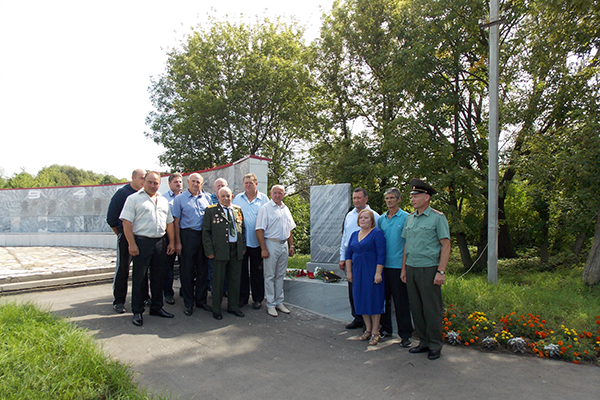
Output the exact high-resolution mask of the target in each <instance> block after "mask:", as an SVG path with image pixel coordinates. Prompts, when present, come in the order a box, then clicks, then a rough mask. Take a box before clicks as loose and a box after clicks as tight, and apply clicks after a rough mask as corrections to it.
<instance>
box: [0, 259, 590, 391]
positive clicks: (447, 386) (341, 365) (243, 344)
mask: <svg viewBox="0 0 600 400" xmlns="http://www.w3.org/2000/svg"><path fill="white" fill-rule="evenodd" d="M59 252H60V250H59ZM0 269H1V266H0ZM2 301H18V302H23V301H32V302H35V303H37V304H39V305H41V306H42V307H43V308H45V309H48V310H51V311H52V312H55V313H57V314H58V315H62V316H65V317H69V318H70V319H71V320H72V321H73V322H75V323H76V324H77V325H79V326H81V327H83V328H86V329H88V330H89V331H90V332H91V333H92V334H94V335H95V337H96V338H98V340H99V341H100V342H101V343H102V345H103V348H104V350H105V351H106V352H108V353H109V354H111V355H112V356H113V357H115V358H116V359H118V360H120V361H122V362H124V363H129V364H131V365H132V367H133V370H134V371H135V372H136V375H135V376H136V380H137V381H138V382H139V383H140V384H141V385H142V386H144V387H146V388H148V389H150V390H151V391H152V392H154V393H160V394H168V395H172V396H173V398H179V399H251V398H257V399H286V398H287V399H344V398H348V399H363V398H369V399H388V398H389V399H466V398H476V399H540V400H541V399H544V400H546V399H577V400H580V399H597V398H598V393H600V368H598V367H594V366H589V365H574V364H569V363H565V362H559V361H550V360H540V359H538V358H534V357H526V356H515V355H512V354H500V353H487V352H481V351H479V350H475V349H467V348H464V347H459V348H457V347H452V346H446V347H444V350H443V352H442V357H441V358H440V359H439V360H436V361H429V360H428V359H427V357H426V355H423V354H416V355H413V354H409V353H408V351H407V350H406V349H402V348H400V347H399V346H398V344H397V343H398V339H390V340H386V341H383V342H382V343H380V344H379V345H378V346H374V347H369V346H367V345H366V344H365V343H364V342H359V341H358V340H357V334H358V332H357V331H346V330H344V327H343V323H342V322H340V321H338V320H334V319H331V318H327V317H324V316H321V315H316V314H314V313H311V312H308V311H306V310H304V309H301V308H299V307H294V306H293V305H290V308H291V309H292V314H291V315H280V316H279V317H278V318H272V317H269V316H268V315H267V313H266V311H265V310H264V308H263V309H262V310H252V309H250V308H249V307H244V308H243V311H244V312H245V313H246V317H244V318H236V317H234V316H232V315H230V314H227V313H224V314H223V320H222V321H216V320H214V319H213V318H212V314H211V313H208V312H206V311H202V310H196V311H195V312H194V314H193V315H192V316H191V317H186V316H185V315H184V314H183V305H182V300H181V298H179V297H177V298H176V304H175V305H173V306H169V305H166V306H165V309H167V310H168V311H170V312H173V313H174V314H175V318H173V319H162V318H158V317H153V316H149V315H147V314H144V326H143V327H141V328H140V327H136V326H134V325H132V323H131V314H129V313H127V314H115V313H114V311H113V310H112V307H111V301H112V296H111V285H110V284H98V285H90V286H80V287H74V288H67V289H62V290H53V291H38V292H28V293H22V294H18V295H5V296H2V297H0V302H2ZM224 307H225V304H224Z"/></svg>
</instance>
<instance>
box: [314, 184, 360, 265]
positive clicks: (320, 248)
mask: <svg viewBox="0 0 600 400" xmlns="http://www.w3.org/2000/svg"><path fill="white" fill-rule="evenodd" d="M350 196H351V186H350V184H349V183H341V184H337V185H322V186H311V187H310V262H309V263H307V264H306V268H307V270H308V271H311V272H314V270H315V268H316V267H320V268H324V269H327V270H331V271H334V272H335V273H338V272H341V271H340V269H339V266H338V263H339V261H340V255H339V251H340V244H341V241H342V233H343V229H344V218H345V217H346V214H347V213H348V211H349V210H350V207H351V199H350Z"/></svg>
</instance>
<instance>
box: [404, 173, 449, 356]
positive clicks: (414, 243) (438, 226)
mask: <svg viewBox="0 0 600 400" xmlns="http://www.w3.org/2000/svg"><path fill="white" fill-rule="evenodd" d="M410 185H411V186H412V191H411V192H410V201H411V203H412V205H413V207H414V208H415V212H413V213H412V214H410V215H409V216H408V218H407V219H406V224H405V225H404V231H403V232H402V237H403V238H404V239H405V240H406V244H405V245H404V256H403V260H402V274H401V276H400V279H402V281H403V282H405V283H406V286H407V289H408V300H409V303H410V311H411V313H412V316H413V321H414V324H415V329H416V331H417V334H418V335H419V339H420V343H419V345H418V346H417V347H413V348H411V349H410V350H409V352H411V353H424V352H427V351H428V352H429V355H428V358H429V359H430V360H435V359H437V358H440V354H441V351H442V345H443V338H442V320H443V318H444V308H443V305H442V289H441V286H442V284H443V283H444V281H445V278H446V275H445V273H446V267H447V266H448V259H449V258H450V228H449V227H448V220H447V219H446V217H445V216H444V214H442V213H441V212H439V211H437V210H434V209H433V208H431V207H430V206H429V202H430V200H431V196H432V195H434V194H436V193H437V191H436V190H435V189H433V188H432V187H431V186H429V185H428V184H427V183H425V182H423V181H422V180H420V179H411V180H410Z"/></svg>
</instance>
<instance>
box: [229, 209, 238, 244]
mask: <svg viewBox="0 0 600 400" xmlns="http://www.w3.org/2000/svg"><path fill="white" fill-rule="evenodd" d="M227 219H228V220H229V234H230V235H231V236H232V237H235V233H236V232H235V223H234V222H233V218H232V216H231V210H230V209H229V207H227Z"/></svg>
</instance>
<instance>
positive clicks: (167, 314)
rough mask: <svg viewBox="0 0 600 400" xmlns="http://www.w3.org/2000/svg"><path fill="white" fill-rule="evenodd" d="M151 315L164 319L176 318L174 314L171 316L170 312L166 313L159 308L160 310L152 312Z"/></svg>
mask: <svg viewBox="0 0 600 400" xmlns="http://www.w3.org/2000/svg"><path fill="white" fill-rule="evenodd" d="M150 315H155V316H157V317H163V318H173V317H174V315H173V314H171V313H170V312H166V311H165V310H163V309H162V308H159V309H158V310H150Z"/></svg>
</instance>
